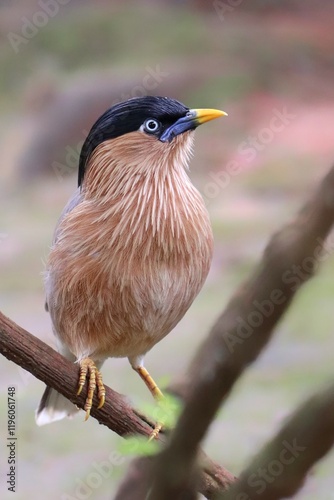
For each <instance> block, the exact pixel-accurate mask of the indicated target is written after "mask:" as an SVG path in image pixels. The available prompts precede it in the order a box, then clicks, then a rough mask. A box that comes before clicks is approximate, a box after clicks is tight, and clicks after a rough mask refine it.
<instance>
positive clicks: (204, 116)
mask: <svg viewBox="0 0 334 500" xmlns="http://www.w3.org/2000/svg"><path fill="white" fill-rule="evenodd" d="M190 111H191V112H192V113H193V114H194V121H195V122H196V125H202V123H205V122H209V121H210V120H214V119H215V118H219V117H220V116H227V113H225V111H220V110H219V109H191V110H190Z"/></svg>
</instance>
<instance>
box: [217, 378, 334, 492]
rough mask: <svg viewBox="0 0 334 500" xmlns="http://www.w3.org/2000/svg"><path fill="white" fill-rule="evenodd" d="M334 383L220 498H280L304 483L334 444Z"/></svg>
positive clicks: (306, 406) (297, 413)
mask: <svg viewBox="0 0 334 500" xmlns="http://www.w3.org/2000/svg"><path fill="white" fill-rule="evenodd" d="M333 412H334V384H332V385H331V386H330V387H328V388H326V389H325V390H323V391H321V392H320V393H319V394H317V395H315V396H313V397H312V398H310V399H309V400H308V401H307V402H306V403H304V404H303V405H302V406H301V407H300V408H299V409H298V410H296V411H295V412H294V414H293V416H292V417H291V418H290V419H289V420H288V422H287V423H286V424H285V425H284V426H283V427H282V429H281V430H280V432H279V433H278V434H277V435H276V436H275V437H274V438H273V439H272V440H271V441H270V442H269V443H268V444H267V445H266V446H265V447H264V448H263V450H262V451H261V452H260V453H259V454H258V455H257V456H256V457H255V458H254V459H253V460H252V463H251V464H250V465H249V466H248V467H247V468H246V469H245V470H244V471H243V472H242V474H241V476H240V478H239V480H238V481H237V482H236V483H234V484H233V485H232V487H231V488H230V489H229V491H228V492H226V493H221V494H218V495H217V497H216V499H217V500H235V499H236V498H238V499H243V498H244V499H247V500H251V499H252V498H254V499H255V498H256V499H257V500H278V499H279V498H289V497H291V496H292V495H293V494H294V493H295V492H296V491H298V490H299V488H300V487H301V486H302V485H303V482H304V480H305V476H306V474H307V472H308V471H309V469H310V468H311V467H312V466H313V464H314V463H315V462H316V461H317V460H320V459H321V458H322V457H323V456H324V455H325V454H326V453H327V452H328V451H329V450H330V448H331V447H332V446H333V444H334V419H333Z"/></svg>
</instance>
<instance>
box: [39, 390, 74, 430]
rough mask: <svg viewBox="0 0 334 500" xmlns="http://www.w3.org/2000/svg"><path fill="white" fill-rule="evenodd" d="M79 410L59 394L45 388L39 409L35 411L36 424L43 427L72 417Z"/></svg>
mask: <svg viewBox="0 0 334 500" xmlns="http://www.w3.org/2000/svg"><path fill="white" fill-rule="evenodd" d="M78 411H79V408H78V407H77V406H75V405H74V404H73V403H71V401H69V400H68V399H66V398H65V397H64V396H62V395H61V394H59V392H57V391H56V390H55V389H51V387H48V386H46V389H45V391H44V394H43V396H42V399H41V402H40V404H39V407H38V408H37V410H36V415H35V418H36V424H37V425H45V424H51V422H56V421H57V420H61V419H63V418H65V417H70V418H71V417H74V415H75V414H76V413H78Z"/></svg>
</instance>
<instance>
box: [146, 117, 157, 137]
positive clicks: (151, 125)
mask: <svg viewBox="0 0 334 500" xmlns="http://www.w3.org/2000/svg"><path fill="white" fill-rule="evenodd" d="M159 128H160V122H159V121H158V120H155V119H154V118H148V119H147V120H146V121H145V122H144V130H145V132H148V133H149V134H154V132H156V131H157V130H159Z"/></svg>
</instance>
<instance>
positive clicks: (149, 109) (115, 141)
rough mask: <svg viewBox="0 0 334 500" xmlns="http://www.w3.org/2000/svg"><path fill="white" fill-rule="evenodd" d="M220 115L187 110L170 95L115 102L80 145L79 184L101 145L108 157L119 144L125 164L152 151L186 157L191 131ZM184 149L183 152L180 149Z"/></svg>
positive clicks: (208, 111) (163, 154)
mask: <svg viewBox="0 0 334 500" xmlns="http://www.w3.org/2000/svg"><path fill="white" fill-rule="evenodd" d="M223 115H226V113H225V112H224V111H218V110H216V109H189V108H187V107H186V106H185V105H184V104H182V103H180V102H179V101H177V100H175V99H171V98H169V97H153V96H146V97H135V98H132V99H129V100H127V101H124V102H121V103H118V104H115V105H114V106H112V107H111V108H110V109H108V110H107V111H106V112H105V113H104V114H103V115H102V116H101V117H100V118H99V119H98V120H97V121H96V122H95V124H94V125H93V127H92V128H91V130H90V132H89V134H88V136H87V138H86V140H85V142H84V144H83V147H82V150H81V154H80V161H79V186H80V185H82V182H83V180H84V177H85V174H86V170H87V168H89V161H90V158H91V157H92V156H93V154H96V151H97V149H98V148H99V147H101V146H102V147H103V146H105V145H107V146H108V147H110V155H111V157H112V156H113V154H115V151H116V149H117V147H118V149H117V151H120V152H121V153H122V154H123V155H124V160H125V159H126V160H127V162H128V163H129V162H131V163H132V160H133V159H136V158H137V159H138V160H139V161H140V160H141V156H142V155H144V157H145V156H146V155H147V157H148V156H149V155H150V153H152V151H155V152H156V154H157V155H158V157H160V158H162V157H164V156H166V155H167V156H168V154H170V153H173V155H175V154H178V153H179V156H182V154H183V155H184V153H185V154H186V156H187V154H188V153H189V151H187V149H189V148H190V146H191V144H190V141H189V136H190V132H191V131H193V130H194V129H195V128H196V127H198V126H199V125H201V124H202V123H205V122H207V121H209V120H213V119H214V118H218V117H219V116H223ZM113 145H115V148H114V149H113V147H112V146H113ZM116 145H117V147H116ZM184 149H185V150H186V151H182V150H184ZM125 157H126V158H125ZM101 168H103V167H102V166H101Z"/></svg>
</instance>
